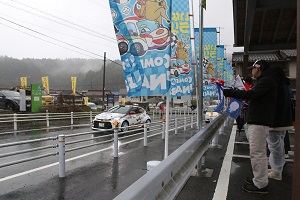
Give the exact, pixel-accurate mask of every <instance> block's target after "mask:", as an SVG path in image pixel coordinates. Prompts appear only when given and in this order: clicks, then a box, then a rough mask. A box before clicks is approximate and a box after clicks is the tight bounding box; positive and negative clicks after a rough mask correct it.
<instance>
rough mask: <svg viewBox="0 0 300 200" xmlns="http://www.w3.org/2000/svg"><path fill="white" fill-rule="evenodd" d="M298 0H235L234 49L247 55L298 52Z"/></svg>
mask: <svg viewBox="0 0 300 200" xmlns="http://www.w3.org/2000/svg"><path fill="white" fill-rule="evenodd" d="M296 7H297V0H285V1H282V0H259V1H258V0H233V17H234V46H235V47H244V52H250V51H262V50H283V49H296V39H297V29H296V28H297V26H296V22H297V21H296V18H297V9H296Z"/></svg>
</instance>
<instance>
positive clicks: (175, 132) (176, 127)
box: [175, 118, 177, 135]
mask: <svg viewBox="0 0 300 200" xmlns="http://www.w3.org/2000/svg"><path fill="white" fill-rule="evenodd" d="M176 134H177V118H175V135H176Z"/></svg>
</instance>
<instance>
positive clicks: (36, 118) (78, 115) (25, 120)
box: [0, 108, 195, 134]
mask: <svg viewBox="0 0 300 200" xmlns="http://www.w3.org/2000/svg"><path fill="white" fill-rule="evenodd" d="M97 114H99V113H98V112H92V111H90V112H70V113H49V112H45V113H29V114H23V113H14V114H2V115H1V117H0V126H1V125H2V126H5V130H9V127H11V129H13V131H18V130H20V128H19V125H20V124H21V126H24V125H29V126H32V122H34V123H36V124H38V125H40V126H41V127H45V128H50V126H51V127H52V128H56V127H54V125H56V124H59V123H61V121H62V120H63V121H64V122H65V123H64V124H65V125H66V126H87V125H90V122H92V120H93V119H94V117H95V116H96V115H97ZM148 114H149V115H150V116H151V119H152V120H155V119H160V118H161V111H160V110H157V109H153V110H152V111H150V112H148ZM191 114H195V111H191V110H190V109H189V108H171V109H170V117H173V118H176V117H177V116H186V115H191ZM75 120H77V121H80V123H77V124H74V121H75ZM82 121H84V122H85V123H82ZM29 128H30V127H29ZM31 129H32V128H31ZM8 133H10V132H8ZM0 134H4V133H3V132H2V133H0Z"/></svg>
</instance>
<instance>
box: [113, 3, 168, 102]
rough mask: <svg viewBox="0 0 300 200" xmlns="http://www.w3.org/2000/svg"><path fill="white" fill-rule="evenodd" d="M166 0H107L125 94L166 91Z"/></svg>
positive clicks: (162, 92) (155, 93)
mask: <svg viewBox="0 0 300 200" xmlns="http://www.w3.org/2000/svg"><path fill="white" fill-rule="evenodd" d="M170 2H171V1H170V0H160V1H137V0H124V1H120V0H109V4H110V8H111V13H112V18H113V24H114V29H115V33H116V37H117V42H118V47H119V51H120V55H121V61H122V65H123V71H124V77H125V84H126V88H127V92H128V96H129V97H133V96H153V95H158V94H166V93H167V92H168V91H169V83H170V82H169V74H170V62H171V57H170V55H171V46H170V43H171V42H172V41H171V39H170V28H171V20H170V16H171V9H170Z"/></svg>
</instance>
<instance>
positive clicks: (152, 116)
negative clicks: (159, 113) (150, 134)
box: [152, 109, 155, 120]
mask: <svg viewBox="0 0 300 200" xmlns="http://www.w3.org/2000/svg"><path fill="white" fill-rule="evenodd" d="M154 112H155V109H153V114H152V119H153V120H154Z"/></svg>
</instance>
